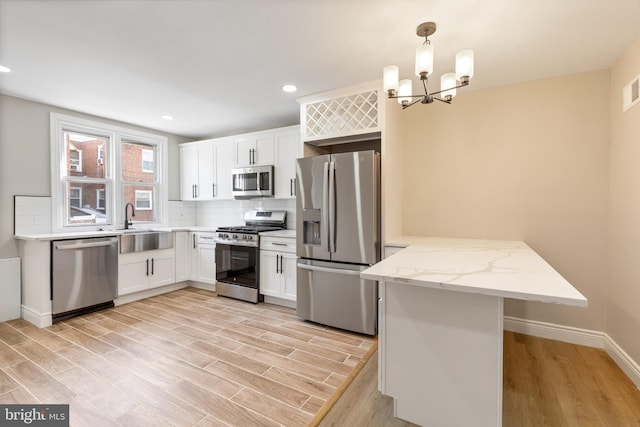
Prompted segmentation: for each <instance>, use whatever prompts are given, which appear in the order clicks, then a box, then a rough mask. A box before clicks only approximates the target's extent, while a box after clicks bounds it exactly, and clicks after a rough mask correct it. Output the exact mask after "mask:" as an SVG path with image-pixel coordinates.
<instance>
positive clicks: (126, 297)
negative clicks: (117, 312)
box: [113, 282, 187, 305]
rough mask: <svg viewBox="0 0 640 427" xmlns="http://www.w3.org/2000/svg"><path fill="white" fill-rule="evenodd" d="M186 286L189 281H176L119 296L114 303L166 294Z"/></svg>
mask: <svg viewBox="0 0 640 427" xmlns="http://www.w3.org/2000/svg"><path fill="white" fill-rule="evenodd" d="M186 287H187V282H180V283H175V284H173V285H167V286H162V287H160V288H154V289H147V290H145V291H141V292H136V293H133V294H127V295H122V296H119V297H118V299H116V300H115V301H113V303H114V304H115V305H122V304H127V303H130V302H134V301H138V300H141V299H144V298H149V297H155V296H156V295H161V294H166V293H167V292H171V291H177V290H178V289H182V288H186Z"/></svg>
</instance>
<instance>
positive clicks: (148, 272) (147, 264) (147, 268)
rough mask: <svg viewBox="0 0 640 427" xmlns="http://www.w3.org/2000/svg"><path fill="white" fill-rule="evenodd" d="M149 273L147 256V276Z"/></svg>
mask: <svg viewBox="0 0 640 427" xmlns="http://www.w3.org/2000/svg"><path fill="white" fill-rule="evenodd" d="M148 275H149V258H147V276H148Z"/></svg>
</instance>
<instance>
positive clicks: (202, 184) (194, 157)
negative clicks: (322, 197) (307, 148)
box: [180, 125, 302, 200]
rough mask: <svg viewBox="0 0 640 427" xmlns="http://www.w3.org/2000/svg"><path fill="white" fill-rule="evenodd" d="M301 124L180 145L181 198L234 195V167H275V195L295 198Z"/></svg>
mask: <svg viewBox="0 0 640 427" xmlns="http://www.w3.org/2000/svg"><path fill="white" fill-rule="evenodd" d="M301 156H302V143H301V142H300V126H298V125H295V126H287V127H283V128H277V129H270V130H265V131H260V132H254V133H248V134H242V135H235V136H230V137H224V138H216V139H209V140H205V141H196V142H190V143H186V144H181V145H180V199H181V200H228V199H233V194H232V172H231V171H232V169H233V168H234V167H251V166H271V165H273V167H274V178H273V179H274V197H276V198H289V199H290V198H294V197H295V178H296V159H297V158H298V157H301Z"/></svg>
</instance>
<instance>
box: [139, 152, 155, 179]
mask: <svg viewBox="0 0 640 427" xmlns="http://www.w3.org/2000/svg"><path fill="white" fill-rule="evenodd" d="M142 172H152V173H153V172H154V169H153V150H147V149H144V148H143V149H142Z"/></svg>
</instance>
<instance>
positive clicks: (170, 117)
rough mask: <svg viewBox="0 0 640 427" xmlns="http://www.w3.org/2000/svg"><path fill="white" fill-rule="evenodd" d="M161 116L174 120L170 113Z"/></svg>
mask: <svg viewBox="0 0 640 427" xmlns="http://www.w3.org/2000/svg"><path fill="white" fill-rule="evenodd" d="M161 117H162V118H163V119H165V120H173V116H170V115H168V114H165V115H164V116H161Z"/></svg>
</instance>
